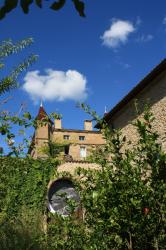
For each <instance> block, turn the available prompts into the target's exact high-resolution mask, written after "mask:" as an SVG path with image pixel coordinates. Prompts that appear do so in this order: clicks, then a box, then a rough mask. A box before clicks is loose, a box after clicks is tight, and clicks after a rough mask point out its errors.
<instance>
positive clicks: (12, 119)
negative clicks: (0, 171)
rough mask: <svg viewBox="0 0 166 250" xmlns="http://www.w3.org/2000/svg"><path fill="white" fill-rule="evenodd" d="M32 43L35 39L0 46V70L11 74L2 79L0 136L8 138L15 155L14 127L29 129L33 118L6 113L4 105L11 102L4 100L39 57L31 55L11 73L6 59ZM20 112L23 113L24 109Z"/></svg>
mask: <svg viewBox="0 0 166 250" xmlns="http://www.w3.org/2000/svg"><path fill="white" fill-rule="evenodd" d="M32 43H33V39H32V38H28V39H24V40H21V41H19V42H17V43H13V41H12V40H7V41H3V42H2V43H1V44H0V70H3V69H5V70H6V71H5V72H7V71H8V72H9V73H8V74H7V76H4V77H3V78H2V79H0V135H1V136H6V141H7V142H8V145H9V146H10V148H11V149H12V151H14V152H15V154H17V150H16V148H15V146H13V142H14V140H13V138H14V137H15V135H14V134H13V133H12V126H13V125H14V124H15V125H19V126H24V127H27V126H28V124H29V122H30V120H31V116H30V114H29V113H25V114H23V117H19V116H18V115H14V114H11V112H9V111H6V110H5V108H4V105H5V103H6V102H7V101H8V100H9V98H5V99H4V94H5V93H8V92H9V91H10V90H11V89H13V88H17V87H18V86H19V82H18V76H19V75H20V74H21V73H22V72H23V71H25V70H27V69H28V68H29V66H30V65H32V64H33V63H34V62H35V61H36V60H37V56H36V55H34V54H31V55H29V56H28V57H27V58H26V59H25V60H24V61H23V62H21V63H19V64H18V65H17V66H14V68H13V69H12V70H11V71H9V70H8V69H7V67H6V62H5V59H6V58H7V57H9V56H11V55H13V54H17V53H18V52H21V51H22V50H23V49H25V48H26V47H29V46H30V45H31V44H32ZM20 111H22V107H21V109H20ZM21 131H22V134H23V130H20V132H19V133H21ZM1 153H2V150H1Z"/></svg>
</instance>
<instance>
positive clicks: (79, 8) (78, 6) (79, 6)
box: [72, 0, 85, 17]
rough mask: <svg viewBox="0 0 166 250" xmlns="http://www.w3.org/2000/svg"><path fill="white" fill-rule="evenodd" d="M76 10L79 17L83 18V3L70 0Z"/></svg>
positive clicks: (78, 0)
mask: <svg viewBox="0 0 166 250" xmlns="http://www.w3.org/2000/svg"><path fill="white" fill-rule="evenodd" d="M72 1H73V3H74V5H75V8H76V10H77V11H78V13H79V14H80V16H81V17H85V13H84V9H85V4H84V2H82V1H80V0H72Z"/></svg>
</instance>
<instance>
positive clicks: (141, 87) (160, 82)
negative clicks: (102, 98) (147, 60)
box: [95, 59, 166, 150]
mask: <svg viewBox="0 0 166 250" xmlns="http://www.w3.org/2000/svg"><path fill="white" fill-rule="evenodd" d="M135 101H137V105H138V108H139V111H140V114H139V115H138V113H137V112H136V108H135ZM147 103H148V105H149V107H150V109H151V111H152V112H153V114H154V116H155V121H154V123H153V127H154V129H155V130H156V131H158V133H159V135H160V140H161V142H162V146H163V149H164V150H166V59H165V60H163V61H162V62H161V63H160V64H159V65H158V66H157V67H155V68H154V69H153V70H152V71H151V72H150V73H149V74H148V75H147V76H146V77H145V78H144V79H143V80H142V81H140V82H139V83H138V85H136V87H135V88H133V89H132V90H131V91H130V92H129V93H128V94H127V95H126V96H125V97H124V98H123V99H122V100H121V101H120V102H119V103H118V104H117V105H116V106H115V107H114V108H113V109H112V110H111V111H110V112H108V113H107V114H106V115H105V116H104V117H103V119H104V120H105V121H106V123H107V124H108V125H109V127H110V128H115V129H119V128H120V129H121V131H122V133H123V135H126V136H127V139H128V140H130V141H132V142H133V143H135V142H136V141H137V138H138V135H137V132H136V129H135V127H134V126H133V125H132V124H131V123H132V122H133V121H134V120H135V119H137V118H141V116H142V114H143V111H144V107H145V105H146V104H147ZM95 127H96V128H100V125H99V124H97V125H96V126H95Z"/></svg>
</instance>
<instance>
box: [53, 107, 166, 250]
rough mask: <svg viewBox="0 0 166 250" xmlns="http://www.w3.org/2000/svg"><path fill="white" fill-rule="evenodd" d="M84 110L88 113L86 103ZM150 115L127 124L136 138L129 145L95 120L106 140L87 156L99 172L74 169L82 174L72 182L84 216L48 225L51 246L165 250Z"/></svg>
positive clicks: (165, 216) (159, 156) (164, 157)
mask: <svg viewBox="0 0 166 250" xmlns="http://www.w3.org/2000/svg"><path fill="white" fill-rule="evenodd" d="M85 109H86V111H87V112H88V113H91V111H90V110H89V107H87V106H86V107H85ZM92 114H93V115H94V116H95V119H98V117H97V116H96V114H95V113H94V112H92ZM153 120H154V117H153V115H152V114H151V112H150V111H149V110H148V109H146V110H145V113H144V117H143V119H142V120H139V119H138V120H137V121H136V122H135V123H134V124H133V126H135V127H136V128H137V131H138V133H139V140H138V143H137V144H136V145H132V147H131V145H129V144H128V142H127V138H125V137H123V136H122V134H121V132H120V131H115V130H112V131H111V130H110V129H109V128H108V127H107V125H106V124H104V122H103V121H100V124H102V127H103V133H104V136H105V139H106V142H107V143H106V145H105V146H104V147H103V148H101V149H99V150H98V151H97V152H96V153H95V154H94V156H93V162H96V163H98V164H99V165H100V171H99V170H85V169H79V170H78V172H77V174H78V175H79V176H80V177H81V176H84V178H80V179H81V180H82V181H81V180H80V179H79V182H78V183H77V185H78V187H79V189H80V195H81V204H82V206H83V207H84V210H85V211H84V221H82V223H81V224H79V223H78V224H75V223H74V221H73V219H72V217H70V218H67V219H65V218H64V219H63V220H64V221H63V223H62V222H61V223H60V224H54V225H52V224H51V225H50V226H51V230H53V232H54V233H53V234H54V239H55V241H54V244H55V245H56V247H55V249H59V248H61V249H75V247H76V245H77V249H97V250H98V249H102V250H103V249H105V250H107V249H123V250H124V249H145V250H148V249H162V250H164V249H165V243H166V227H165V225H166V195H165V190H166V175H165V173H166V170H165V169H166V154H165V153H164V152H163V151H162V148H161V145H160V144H159V141H158V139H159V136H158V134H157V133H156V132H154V131H153V126H152V124H153ZM110 155H111V160H109V159H110ZM77 178H78V177H77ZM62 225H63V226H62ZM61 226H62V227H61ZM54 228H55V230H54ZM59 237H60V238H59ZM78 239H79V244H78V241H77V240H78ZM58 244H60V246H59V245H58ZM58 247H59V248H58ZM52 249H54V248H52Z"/></svg>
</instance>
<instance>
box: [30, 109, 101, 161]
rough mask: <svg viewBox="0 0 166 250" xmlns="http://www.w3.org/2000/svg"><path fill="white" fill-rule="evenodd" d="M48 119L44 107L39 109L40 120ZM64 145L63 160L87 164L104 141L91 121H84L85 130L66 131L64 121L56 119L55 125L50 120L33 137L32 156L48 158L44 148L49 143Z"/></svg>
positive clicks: (38, 116)
mask: <svg viewBox="0 0 166 250" xmlns="http://www.w3.org/2000/svg"><path fill="white" fill-rule="evenodd" d="M45 117H48V116H47V113H46V112H45V110H44V108H43V106H42V105H41V106H40V108H39V112H38V115H37V119H38V120H42V119H43V118H45ZM49 141H51V142H54V143H58V144H64V145H65V146H64V152H63V156H64V157H63V158H64V160H65V161H68V162H85V161H86V158H87V157H88V156H90V154H91V152H92V150H93V149H95V148H96V147H98V146H100V145H103V144H104V143H105V142H104V139H103V137H102V134H101V132H100V131H96V130H95V131H94V130H93V127H92V121H91V120H85V121H84V129H82V130H79V129H65V128H63V127H62V120H61V119H60V118H59V119H55V120H54V123H53V122H52V121H51V120H49V121H48V123H47V124H46V125H44V126H39V127H38V128H37V129H36V131H35V133H34V137H33V149H32V150H31V156H32V157H34V158H39V157H41V158H44V157H47V156H46V155H45V154H44V152H43V150H42V148H44V147H45V146H46V145H48V142H49Z"/></svg>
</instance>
